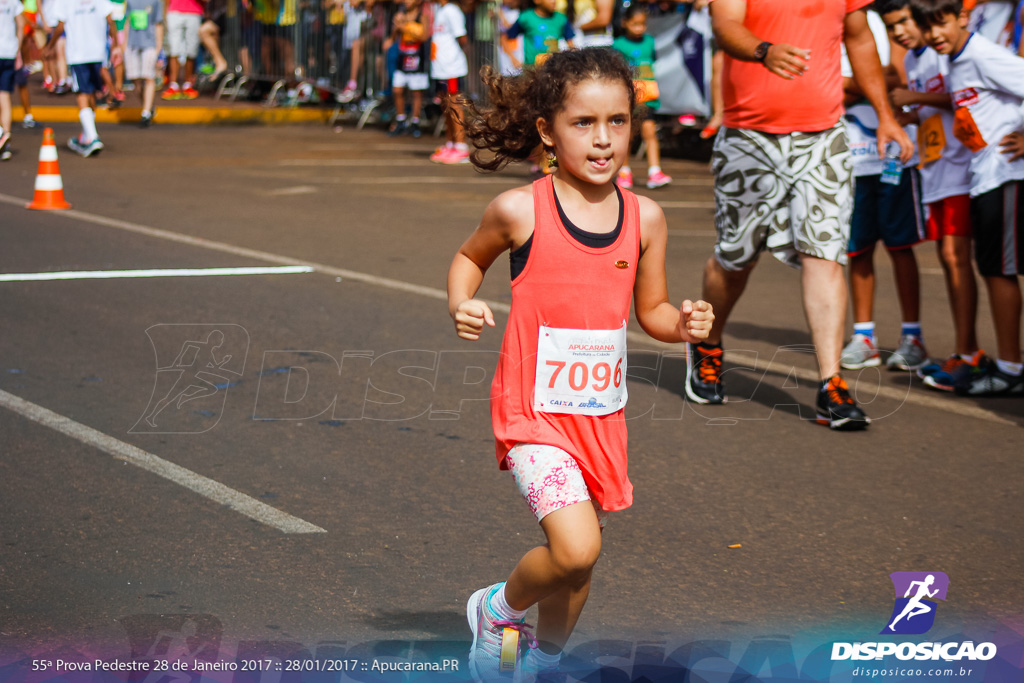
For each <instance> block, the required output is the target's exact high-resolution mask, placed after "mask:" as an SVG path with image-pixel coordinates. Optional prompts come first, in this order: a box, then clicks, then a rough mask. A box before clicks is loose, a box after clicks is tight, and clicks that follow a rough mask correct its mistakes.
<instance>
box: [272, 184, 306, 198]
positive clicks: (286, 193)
mask: <svg viewBox="0 0 1024 683" xmlns="http://www.w3.org/2000/svg"><path fill="white" fill-rule="evenodd" d="M316 191H317V190H316V188H315V187H313V186H312V185H299V186H297V187H282V188H281V189H279V190H271V191H270V192H268V193H267V194H268V195H270V196H271V197H290V196H293V195H298V194H313V193H314V192H316Z"/></svg>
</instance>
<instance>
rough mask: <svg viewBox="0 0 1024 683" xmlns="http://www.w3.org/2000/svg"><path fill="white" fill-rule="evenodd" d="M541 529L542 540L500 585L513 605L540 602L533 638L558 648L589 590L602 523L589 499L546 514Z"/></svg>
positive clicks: (524, 606)
mask: <svg viewBox="0 0 1024 683" xmlns="http://www.w3.org/2000/svg"><path fill="white" fill-rule="evenodd" d="M541 528H542V529H543V530H544V534H545V535H546V536H547V538H548V542H547V544H546V545H542V546H539V547H537V548H534V549H533V550H531V551H530V552H528V553H526V555H524V556H523V558H522V559H521V560H519V564H517V565H516V568H515V569H514V570H512V574H511V575H510V576H509V578H508V581H507V582H506V584H505V599H506V600H507V601H508V604H509V606H511V607H512V608H514V609H528V608H529V607H530V606H531V605H533V604H535V603H540V614H539V619H538V622H537V638H538V639H539V640H541V641H543V642H545V643H548V644H550V645H551V646H553V647H554V648H557V649H560V648H562V647H563V646H564V645H565V642H566V641H567V640H568V639H569V635H570V634H571V633H572V629H573V627H574V626H575V625H576V621H577V620H578V619H579V615H580V612H582V611H583V605H584V603H586V600H587V594H588V593H589V591H590V575H591V572H592V570H593V568H594V565H595V564H596V563H597V558H598V556H599V555H600V554H601V525H600V523H599V522H598V519H597V513H596V512H595V511H594V506H593V504H592V503H591V502H590V501H584V502H580V503H574V504H572V505H569V506H568V507H564V508H561V509H559V510H556V511H555V512H552V513H551V514H549V515H547V516H546V517H545V518H544V519H543V520H541ZM549 649H550V648H549Z"/></svg>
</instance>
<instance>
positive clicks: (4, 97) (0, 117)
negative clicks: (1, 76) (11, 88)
mask: <svg viewBox="0 0 1024 683" xmlns="http://www.w3.org/2000/svg"><path fill="white" fill-rule="evenodd" d="M0 126H2V127H3V129H4V130H3V132H5V133H10V132H11V93H10V92H8V91H7V90H0Z"/></svg>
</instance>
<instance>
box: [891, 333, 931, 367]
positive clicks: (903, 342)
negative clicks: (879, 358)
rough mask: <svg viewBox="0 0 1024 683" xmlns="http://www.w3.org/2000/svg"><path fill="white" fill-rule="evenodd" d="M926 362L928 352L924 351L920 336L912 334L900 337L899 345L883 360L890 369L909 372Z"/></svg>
mask: <svg viewBox="0 0 1024 683" xmlns="http://www.w3.org/2000/svg"><path fill="white" fill-rule="evenodd" d="M927 362H928V352H927V351H925V349H924V343H923V342H922V341H921V338H920V337H917V336H915V335H912V334H905V335H903V336H902V337H900V345H899V347H898V348H897V349H896V351H895V352H893V354H892V355H891V356H889V359H888V360H887V361H885V366H886V367H887V368H889V369H890V370H904V371H906V372H910V371H911V370H917V369H918V368H920V367H921V366H923V365H924V364H925V363H927Z"/></svg>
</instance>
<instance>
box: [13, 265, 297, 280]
mask: <svg viewBox="0 0 1024 683" xmlns="http://www.w3.org/2000/svg"><path fill="white" fill-rule="evenodd" d="M312 272H313V269H312V268H310V267H309V266H282V267H278V268H266V267H259V268H163V269H156V270H67V271H60V272H54V273H2V274H0V282H41V281H46V280H116V279H121V278H142V277H213V276H217V275H282V274H292V273H312Z"/></svg>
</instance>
